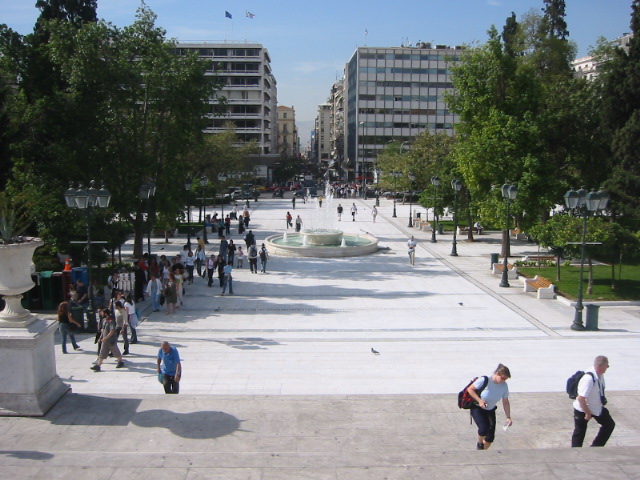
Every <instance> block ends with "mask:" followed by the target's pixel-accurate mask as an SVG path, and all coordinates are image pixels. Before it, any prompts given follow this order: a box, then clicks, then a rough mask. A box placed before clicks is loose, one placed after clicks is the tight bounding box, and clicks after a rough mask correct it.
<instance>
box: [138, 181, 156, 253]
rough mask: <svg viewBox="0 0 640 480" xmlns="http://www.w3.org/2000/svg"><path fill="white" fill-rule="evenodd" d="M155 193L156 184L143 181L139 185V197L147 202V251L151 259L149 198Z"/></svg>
mask: <svg viewBox="0 0 640 480" xmlns="http://www.w3.org/2000/svg"><path fill="white" fill-rule="evenodd" d="M155 194H156V184H155V183H153V182H150V183H143V184H142V185H141V186H140V198H141V199H142V200H146V202H147V253H148V254H149V260H151V198H152V197H153V196H154V195H155Z"/></svg>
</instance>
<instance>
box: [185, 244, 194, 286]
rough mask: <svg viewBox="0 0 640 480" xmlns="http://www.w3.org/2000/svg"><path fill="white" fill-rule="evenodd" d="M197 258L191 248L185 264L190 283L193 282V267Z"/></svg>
mask: <svg viewBox="0 0 640 480" xmlns="http://www.w3.org/2000/svg"><path fill="white" fill-rule="evenodd" d="M195 261H196V258H195V257H194V256H193V252H192V251H191V250H189V252H188V253H187V257H186V258H185V259H184V266H185V267H187V274H188V277H187V281H188V282H189V285H191V284H193V268H194V267H195Z"/></svg>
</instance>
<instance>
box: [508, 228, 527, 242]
mask: <svg viewBox="0 0 640 480" xmlns="http://www.w3.org/2000/svg"><path fill="white" fill-rule="evenodd" d="M509 234H510V235H511V237H512V238H515V239H516V240H526V239H527V234H526V233H524V232H523V231H522V230H521V229H520V228H513V229H511V230H509Z"/></svg>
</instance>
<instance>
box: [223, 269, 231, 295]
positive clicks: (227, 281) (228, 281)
mask: <svg viewBox="0 0 640 480" xmlns="http://www.w3.org/2000/svg"><path fill="white" fill-rule="evenodd" d="M232 271H233V261H229V262H227V264H226V265H225V266H224V268H223V270H222V272H223V275H224V283H223V285H222V296H223V297H224V292H226V291H227V285H228V286H229V295H233V277H232V275H231V272H232Z"/></svg>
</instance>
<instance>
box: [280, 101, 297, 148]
mask: <svg viewBox="0 0 640 480" xmlns="http://www.w3.org/2000/svg"><path fill="white" fill-rule="evenodd" d="M277 112H278V146H277V153H279V154H280V155H285V156H286V157H289V158H298V157H299V156H300V138H299V137H298V129H297V128H296V111H295V109H294V108H293V107H285V106H283V105H278V109H277Z"/></svg>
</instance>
